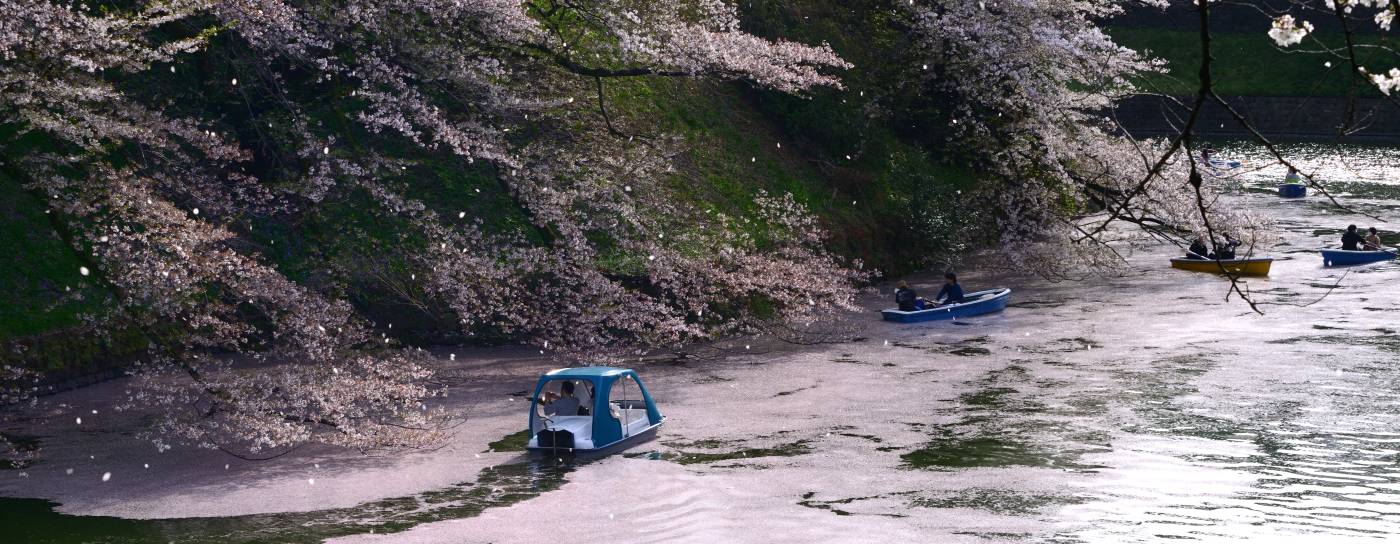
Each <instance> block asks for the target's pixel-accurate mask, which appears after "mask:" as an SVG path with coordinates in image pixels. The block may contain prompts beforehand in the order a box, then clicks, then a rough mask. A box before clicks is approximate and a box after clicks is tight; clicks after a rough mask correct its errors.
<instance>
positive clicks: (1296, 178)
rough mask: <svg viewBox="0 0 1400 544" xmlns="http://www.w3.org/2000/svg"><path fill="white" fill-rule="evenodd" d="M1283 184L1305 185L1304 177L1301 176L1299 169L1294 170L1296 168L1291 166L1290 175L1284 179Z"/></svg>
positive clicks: (1289, 168)
mask: <svg viewBox="0 0 1400 544" xmlns="http://www.w3.org/2000/svg"><path fill="white" fill-rule="evenodd" d="M1283 182H1284V183H1292V184H1301V183H1303V176H1301V175H1299V174H1298V169H1297V168H1294V167H1292V166H1290V167H1288V175H1286V176H1284V177H1283Z"/></svg>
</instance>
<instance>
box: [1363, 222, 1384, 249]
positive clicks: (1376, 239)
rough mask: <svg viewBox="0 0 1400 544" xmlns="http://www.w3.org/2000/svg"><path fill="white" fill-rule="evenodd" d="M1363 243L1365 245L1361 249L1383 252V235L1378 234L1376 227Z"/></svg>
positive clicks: (1372, 228)
mask: <svg viewBox="0 0 1400 544" xmlns="http://www.w3.org/2000/svg"><path fill="white" fill-rule="evenodd" d="M1362 242H1363V243H1362V246H1361V247H1363V248H1365V249H1366V251H1380V250H1381V235H1380V233H1378V232H1376V227H1371V233H1370V234H1367V235H1366V239H1365V240H1363V241H1362Z"/></svg>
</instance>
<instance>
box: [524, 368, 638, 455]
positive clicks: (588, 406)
mask: <svg viewBox="0 0 1400 544" xmlns="http://www.w3.org/2000/svg"><path fill="white" fill-rule="evenodd" d="M562 382H572V383H573V384H574V385H573V388H574V396H575V397H576V398H577V399H578V402H579V404H578V406H579V410H578V412H577V414H557V413H556V414H552V415H551V416H545V415H544V411H545V407H547V406H549V405H548V404H545V403H544V402H543V395H544V394H545V391H546V388H550V389H555V390H557V389H558V388H559V387H561V386H562ZM556 383H558V385H556ZM580 386H582V387H580ZM661 420H662V417H661V412H660V411H659V410H657V409H656V403H655V402H653V401H652V399H651V394H650V393H648V392H647V390H646V387H645V386H643V385H642V381H641V379H640V378H638V377H637V373H636V372H635V371H633V370H631V369H627V368H615V367H607V366H586V367H576V368H560V369H557V370H552V371H550V372H548V373H546V374H545V375H543V376H540V379H539V381H538V382H536V383H535V391H534V394H533V395H531V406H530V436H531V437H533V438H532V439H531V447H532V448H546V447H551V445H552V442H553V440H554V439H555V437H556V434H553V433H559V432H561V431H567V432H568V434H569V438H568V439H569V441H570V442H571V443H572V444H571V445H569V446H567V447H569V448H570V449H580V450H589V449H602V448H605V447H607V446H610V445H612V444H615V443H617V442H619V441H622V440H624V439H626V438H629V437H631V436H633V435H635V434H638V433H640V432H642V431H644V430H646V429H650V428H652V427H654V426H656V425H658V424H660V423H661ZM541 431H546V432H545V433H543V434H546V435H549V436H548V439H546V440H543V441H542V440H541V438H542V437H541V434H542V433H541ZM561 441H562V440H561ZM542 442H551V444H546V443H542Z"/></svg>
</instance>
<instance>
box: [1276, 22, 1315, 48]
mask: <svg viewBox="0 0 1400 544" xmlns="http://www.w3.org/2000/svg"><path fill="white" fill-rule="evenodd" d="M1312 31H1313V24H1312V23H1309V22H1307V21H1303V24H1301V25H1299V24H1298V22H1297V21H1296V20H1294V19H1293V16H1292V15H1288V14H1283V15H1280V16H1278V17H1276V18H1275V19H1274V26H1273V28H1271V29H1269V37H1270V38H1272V39H1273V40H1274V43H1276V44H1278V45H1280V46H1282V47H1288V46H1290V45H1294V44H1297V43H1300V42H1302V41H1303V38H1304V37H1306V36H1307V35H1308V33H1309V32H1312Z"/></svg>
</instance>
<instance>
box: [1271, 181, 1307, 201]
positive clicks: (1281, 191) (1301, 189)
mask: <svg viewBox="0 0 1400 544" xmlns="http://www.w3.org/2000/svg"><path fill="white" fill-rule="evenodd" d="M1278 196H1281V197H1283V198H1303V197H1305V196H1308V186H1307V185H1303V184H1301V183H1285V184H1283V185H1279V186H1278Z"/></svg>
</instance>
